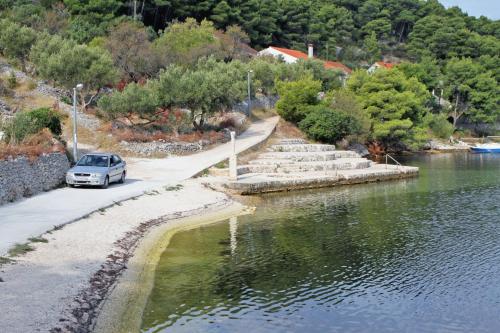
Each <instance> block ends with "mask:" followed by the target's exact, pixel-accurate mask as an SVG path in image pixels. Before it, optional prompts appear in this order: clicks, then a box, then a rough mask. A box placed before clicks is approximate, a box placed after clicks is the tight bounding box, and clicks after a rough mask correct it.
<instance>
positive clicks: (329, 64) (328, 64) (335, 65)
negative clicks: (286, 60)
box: [271, 46, 352, 74]
mask: <svg viewBox="0 0 500 333" xmlns="http://www.w3.org/2000/svg"><path fill="white" fill-rule="evenodd" d="M271 48H273V49H275V50H277V51H280V52H281V53H284V54H287V55H289V56H292V57H294V58H297V59H304V60H307V59H309V56H308V55H307V54H305V53H304V52H301V51H296V50H290V49H285V48H282V47H276V46H271ZM320 60H321V59H320ZM321 61H323V63H324V66H325V68H326V69H340V70H341V71H343V72H346V73H347V74H351V72H352V70H351V69H350V68H349V67H347V66H346V65H344V64H342V63H340V62H337V61H325V60H321Z"/></svg>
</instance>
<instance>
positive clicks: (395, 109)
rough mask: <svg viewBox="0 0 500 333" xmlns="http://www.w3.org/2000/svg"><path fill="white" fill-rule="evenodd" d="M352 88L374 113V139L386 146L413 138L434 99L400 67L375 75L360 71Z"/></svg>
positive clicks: (370, 113) (353, 76)
mask: <svg viewBox="0 0 500 333" xmlns="http://www.w3.org/2000/svg"><path fill="white" fill-rule="evenodd" d="M348 89H349V90H350V91H352V92H353V93H355V94H356V96H357V98H358V101H359V103H360V104H361V106H362V107H363V109H364V110H365V112H366V113H367V114H369V115H370V118H371V120H372V133H371V135H372V136H373V138H374V139H375V140H378V141H381V142H383V143H384V144H386V145H392V144H395V143H397V142H400V141H407V142H408V141H411V140H412V138H413V137H414V134H415V129H416V128H417V127H418V126H419V125H420V124H421V122H422V118H423V116H424V115H425V114H426V112H427V108H426V104H427V102H428V100H429V98H430V94H429V93H428V92H427V89H426V87H425V85H423V84H422V83H420V82H419V81H418V80H417V79H416V78H407V77H406V76H405V75H404V73H403V72H401V71H400V70H398V69H393V70H378V71H376V72H375V73H373V74H372V75H369V74H368V73H366V72H364V71H356V72H354V74H353V75H352V77H351V78H350V79H349V81H348Z"/></svg>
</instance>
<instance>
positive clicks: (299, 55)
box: [271, 46, 309, 59]
mask: <svg viewBox="0 0 500 333" xmlns="http://www.w3.org/2000/svg"><path fill="white" fill-rule="evenodd" d="M271 48H272V49H275V50H278V51H280V52H281V53H284V54H288V55H289V56H292V57H294V58H297V59H309V57H308V56H307V54H305V53H304V52H300V51H296V50H290V49H285V48H282V47H276V46H271Z"/></svg>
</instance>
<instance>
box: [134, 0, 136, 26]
mask: <svg viewBox="0 0 500 333" xmlns="http://www.w3.org/2000/svg"><path fill="white" fill-rule="evenodd" d="M136 20H137V0H134V21H136Z"/></svg>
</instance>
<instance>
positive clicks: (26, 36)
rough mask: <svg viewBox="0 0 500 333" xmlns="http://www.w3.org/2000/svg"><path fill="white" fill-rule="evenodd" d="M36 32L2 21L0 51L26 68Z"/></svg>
mask: <svg viewBox="0 0 500 333" xmlns="http://www.w3.org/2000/svg"><path fill="white" fill-rule="evenodd" d="M35 37H36V35H35V31H34V30H33V29H31V28H28V27H25V26H21V25H19V24H17V23H13V22H10V21H7V20H2V21H0V51H1V52H2V53H3V54H4V55H5V56H7V57H10V58H13V59H19V60H20V61H21V64H22V66H23V69H24V68H25V62H26V59H27V57H28V54H29V51H30V48H31V45H32V44H33V43H34V42H35Z"/></svg>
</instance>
